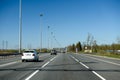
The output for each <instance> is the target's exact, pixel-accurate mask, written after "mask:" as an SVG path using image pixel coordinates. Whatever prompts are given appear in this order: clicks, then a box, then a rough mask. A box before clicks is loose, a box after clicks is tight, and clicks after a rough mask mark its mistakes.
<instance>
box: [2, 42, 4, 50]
mask: <svg viewBox="0 0 120 80" xmlns="http://www.w3.org/2000/svg"><path fill="white" fill-rule="evenodd" d="M2 48H3V50H4V40H3V41H2Z"/></svg>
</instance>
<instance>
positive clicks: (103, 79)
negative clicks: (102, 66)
mask: <svg viewBox="0 0 120 80" xmlns="http://www.w3.org/2000/svg"><path fill="white" fill-rule="evenodd" d="M92 72H93V73H94V74H95V75H96V76H98V77H99V78H100V79H102V80H106V79H105V78H103V77H102V76H101V75H99V74H98V73H97V72H95V71H92Z"/></svg>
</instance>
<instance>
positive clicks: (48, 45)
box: [48, 26, 50, 50]
mask: <svg viewBox="0 0 120 80" xmlns="http://www.w3.org/2000/svg"><path fill="white" fill-rule="evenodd" d="M49 28H50V26H48V50H49Z"/></svg>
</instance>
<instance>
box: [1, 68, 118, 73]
mask: <svg viewBox="0 0 120 80" xmlns="http://www.w3.org/2000/svg"><path fill="white" fill-rule="evenodd" d="M35 70H39V71H66V72H69V71H70V72H83V71H85V72H88V71H99V72H120V70H117V69H105V70H99V69H41V68H40V69H35V68H7V69H0V71H35Z"/></svg>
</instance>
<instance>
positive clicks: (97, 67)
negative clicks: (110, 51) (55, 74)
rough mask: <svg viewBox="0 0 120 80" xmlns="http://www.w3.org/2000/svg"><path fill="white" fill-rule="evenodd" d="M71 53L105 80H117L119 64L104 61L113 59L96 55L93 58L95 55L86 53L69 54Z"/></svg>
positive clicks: (119, 74)
mask: <svg viewBox="0 0 120 80" xmlns="http://www.w3.org/2000/svg"><path fill="white" fill-rule="evenodd" d="M71 55H72V56H74V57H75V58H77V59H78V60H79V61H81V62H82V63H84V64H85V65H87V66H88V67H89V68H90V69H91V70H94V71H96V72H97V73H98V74H100V75H101V76H103V77H104V78H105V79H106V80H118V79H119V78H120V66H118V65H114V64H111V63H107V62H106V60H107V61H109V60H110V61H112V60H113V59H106V58H104V57H103V58H101V57H96V58H97V59H95V57H92V56H91V55H86V54H71ZM99 59H101V60H99ZM110 61H109V62H110ZM114 61H115V60H113V61H112V62H114Z"/></svg>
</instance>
